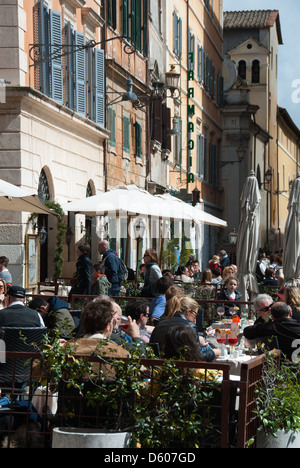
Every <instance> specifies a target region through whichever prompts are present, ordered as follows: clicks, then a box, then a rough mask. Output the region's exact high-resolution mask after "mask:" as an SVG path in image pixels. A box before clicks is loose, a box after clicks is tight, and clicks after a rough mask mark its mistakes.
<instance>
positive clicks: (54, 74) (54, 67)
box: [50, 10, 63, 104]
mask: <svg viewBox="0 0 300 468" xmlns="http://www.w3.org/2000/svg"><path fill="white" fill-rule="evenodd" d="M50 43H51V54H54V58H53V59H52V60H51V97H52V99H54V100H55V101H56V102H58V103H60V104H63V73H62V57H61V47H60V46H61V44H62V38H61V14H60V13H59V12H57V11H53V10H50ZM57 55H58V57H56V56H57Z"/></svg>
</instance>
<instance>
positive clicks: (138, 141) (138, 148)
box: [135, 122, 143, 158]
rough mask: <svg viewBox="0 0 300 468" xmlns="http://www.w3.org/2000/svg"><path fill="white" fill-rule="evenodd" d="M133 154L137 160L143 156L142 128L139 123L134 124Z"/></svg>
mask: <svg viewBox="0 0 300 468" xmlns="http://www.w3.org/2000/svg"><path fill="white" fill-rule="evenodd" d="M135 153H136V157H137V158H141V157H142V156H143V140H142V126H141V124H140V123H139V122H136V123H135Z"/></svg>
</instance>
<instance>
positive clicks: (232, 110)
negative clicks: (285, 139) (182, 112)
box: [222, 10, 283, 249]
mask: <svg viewBox="0 0 300 468" xmlns="http://www.w3.org/2000/svg"><path fill="white" fill-rule="evenodd" d="M282 43H283V42H282V35H281V27H280V19H279V12H278V11H277V10H264V11H255V10H253V11H235V12H225V13H224V57H225V58H226V60H227V61H226V62H225V65H226V70H224V74H226V75H227V88H226V90H225V91H226V102H225V104H226V105H225V107H224V114H223V118H224V122H223V123H224V132H225V134H226V139H225V140H224V147H223V154H222V159H223V160H224V161H226V160H231V161H232V160H234V158H235V160H236V164H232V165H226V167H224V168H223V170H222V184H223V186H224V188H225V192H224V195H225V198H226V201H225V206H226V208H225V216H228V217H229V218H230V222H229V223H228V224H229V227H231V228H232V227H236V228H237V227H238V225H239V198H240V194H241V192H242V189H243V185H244V182H245V180H246V177H247V176H248V175H249V173H250V170H254V171H255V174H256V176H257V179H258V182H259V185H260V188H261V196H262V200H261V230H260V246H261V247H265V248H271V249H273V246H274V241H275V238H274V227H275V225H274V221H275V218H274V199H273V196H272V193H271V191H270V190H269V186H268V185H267V184H266V180H265V175H266V174H267V173H268V170H270V171H271V172H272V177H273V181H274V180H275V178H276V179H277V174H276V167H277V85H278V50H279V46H280V45H282ZM245 120H246V121H248V123H246V125H245ZM237 150H238V154H239V155H240V161H239V160H238V157H237V156H238V155H237V154H236V151H237ZM240 150H243V154H241V152H240ZM238 161H239V163H238ZM234 181H239V182H238V187H236V184H235V183H234ZM234 199H235V203H234Z"/></svg>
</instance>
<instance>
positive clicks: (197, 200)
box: [192, 187, 200, 206]
mask: <svg viewBox="0 0 300 468" xmlns="http://www.w3.org/2000/svg"><path fill="white" fill-rule="evenodd" d="M192 195H193V200H192V205H193V206H196V205H197V203H200V190H198V189H197V187H195V188H194V190H193V191H192Z"/></svg>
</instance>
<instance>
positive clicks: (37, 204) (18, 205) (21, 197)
mask: <svg viewBox="0 0 300 468" xmlns="http://www.w3.org/2000/svg"><path fill="white" fill-rule="evenodd" d="M0 210H5V211H28V212H30V213H39V214H47V215H49V214H52V215H55V213H54V212H53V211H51V210H49V209H48V208H47V207H46V205H44V203H43V202H41V200H40V199H39V197H38V196H37V195H35V194H34V193H29V192H26V191H25V190H23V189H21V188H20V187H16V186H15V185H13V184H10V183H8V182H6V181H5V180H2V179H0Z"/></svg>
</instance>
